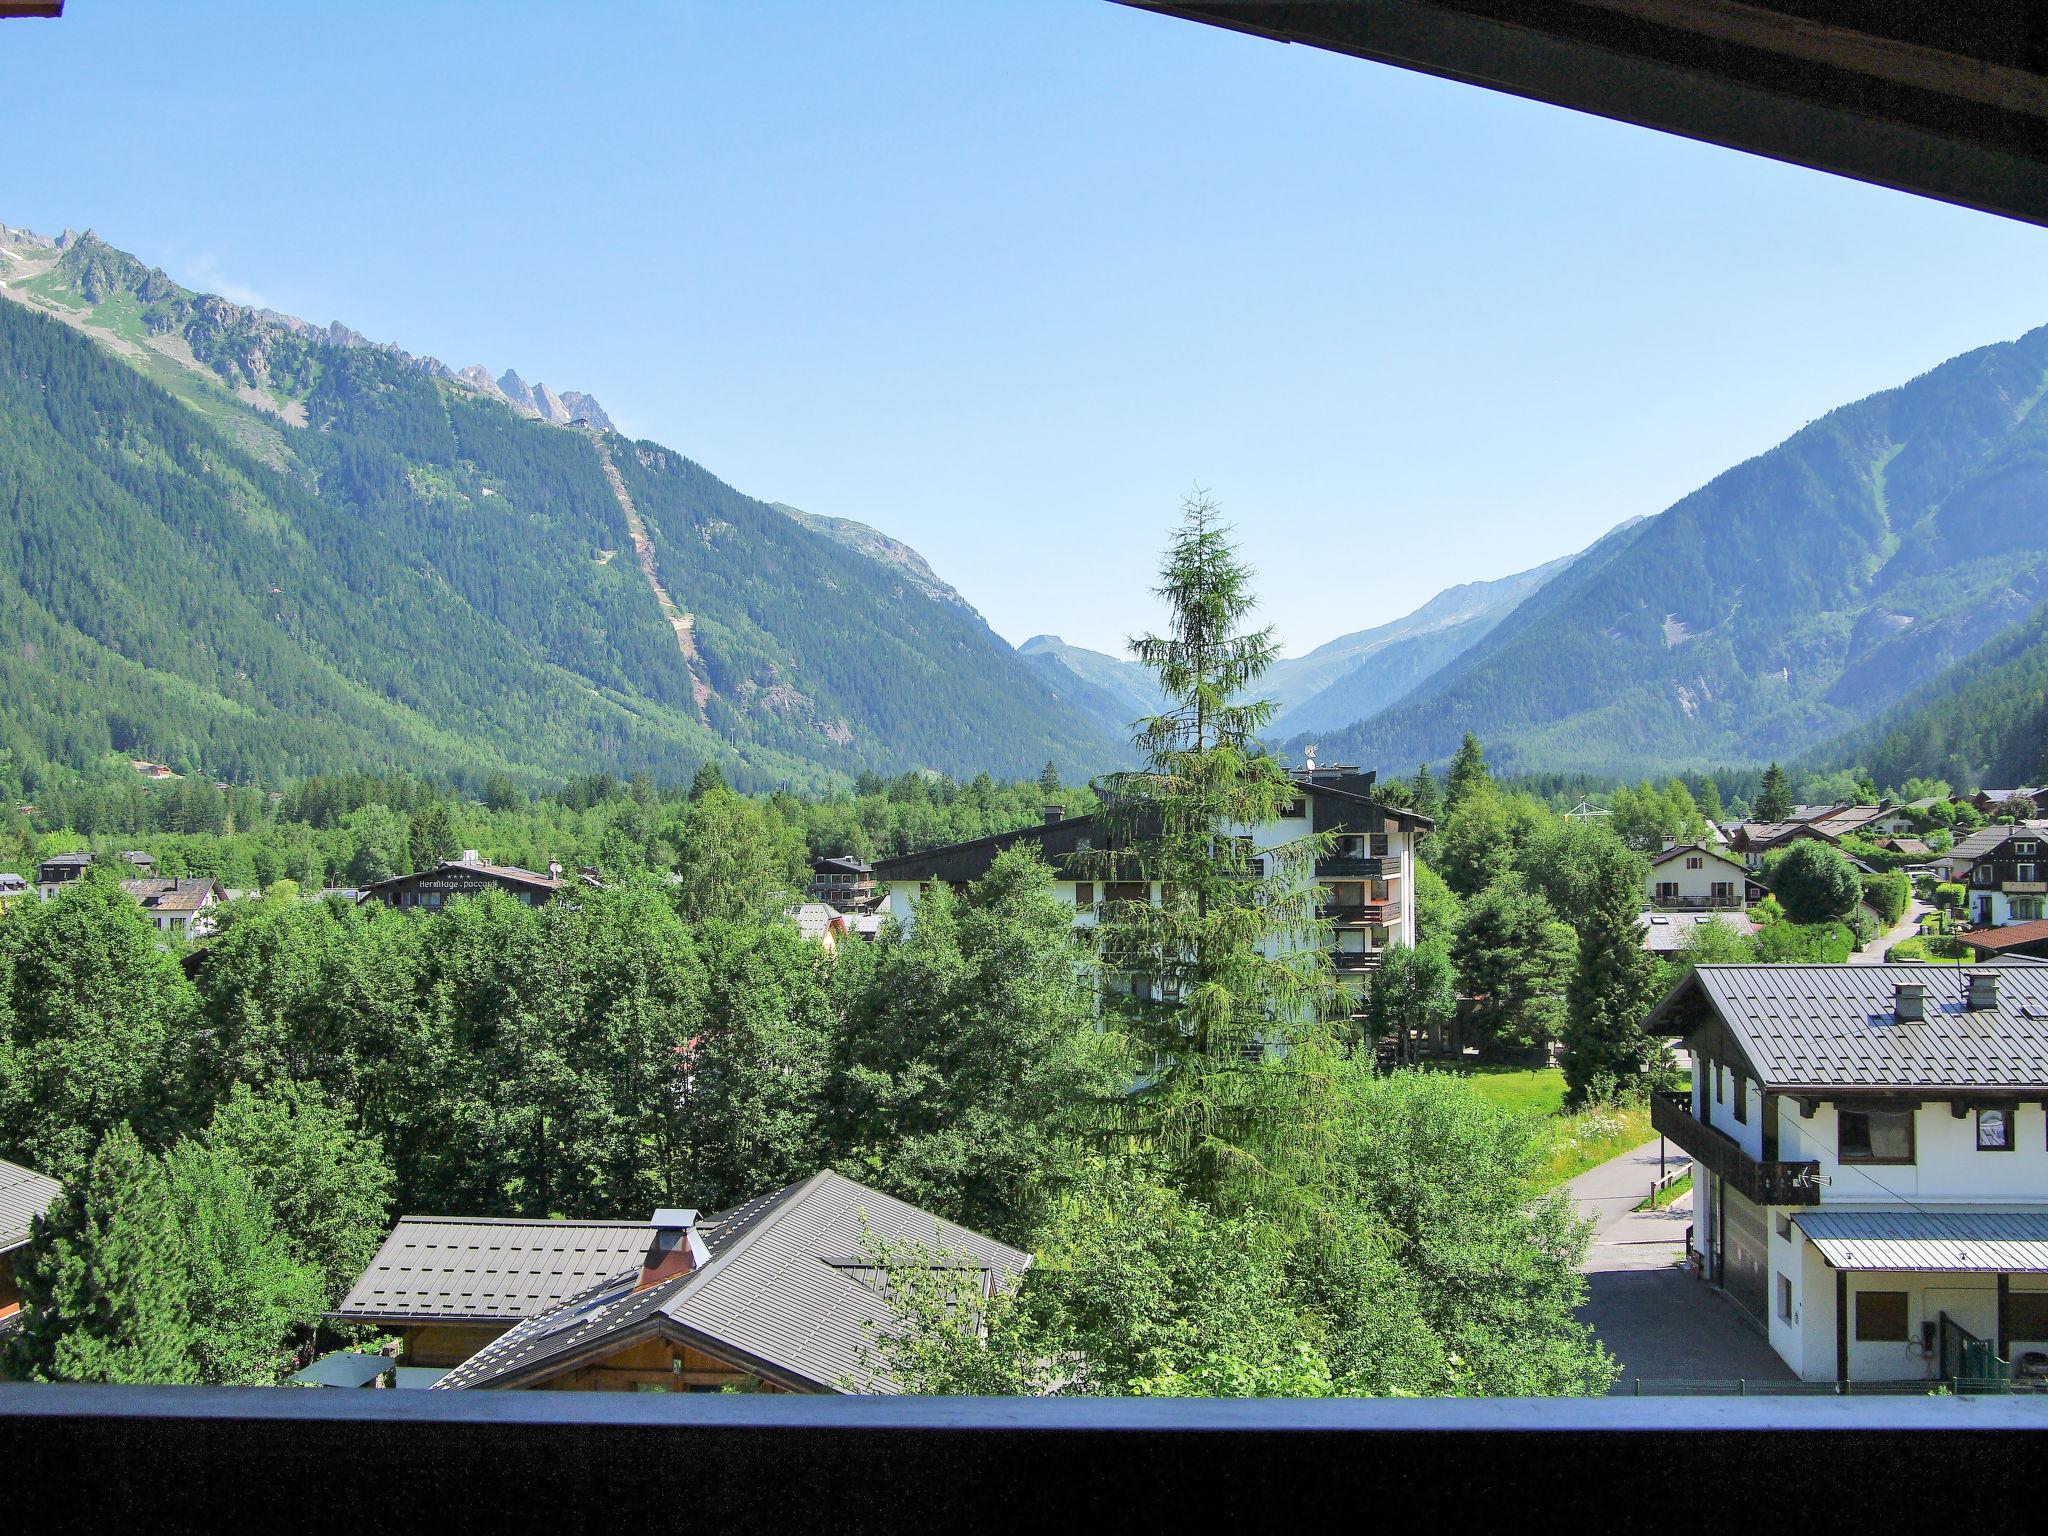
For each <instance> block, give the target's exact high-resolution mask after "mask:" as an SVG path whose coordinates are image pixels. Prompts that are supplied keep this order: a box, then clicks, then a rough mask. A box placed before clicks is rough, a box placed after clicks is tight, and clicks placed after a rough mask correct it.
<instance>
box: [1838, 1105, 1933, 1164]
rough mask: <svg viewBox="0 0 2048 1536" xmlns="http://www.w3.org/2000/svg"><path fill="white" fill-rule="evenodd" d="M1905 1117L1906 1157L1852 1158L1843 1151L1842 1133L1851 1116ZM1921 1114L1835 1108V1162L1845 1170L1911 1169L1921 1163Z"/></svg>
mask: <svg viewBox="0 0 2048 1536" xmlns="http://www.w3.org/2000/svg"><path fill="white" fill-rule="evenodd" d="M1900 1114H1902V1115H1904V1116H1905V1117H1906V1155H1905V1156H1904V1157H1852V1156H1850V1155H1849V1154H1848V1153H1847V1152H1844V1151H1843V1150H1842V1131H1843V1127H1844V1123H1845V1121H1846V1120H1847V1117H1848V1116H1850V1115H1900ZM1919 1120H1920V1113H1919V1111H1918V1110H1917V1109H1904V1110H1900V1109H1889V1108H1876V1109H1856V1108H1853V1107H1851V1108H1846V1109H1845V1108H1844V1107H1843V1106H1842V1105H1840V1104H1837V1105H1836V1106H1835V1161H1836V1162H1838V1163H1840V1164H1841V1165H1842V1166H1843V1167H1845V1168H1911V1167H1915V1166H1917V1165H1918V1163H1919V1161H1920V1126H1919Z"/></svg>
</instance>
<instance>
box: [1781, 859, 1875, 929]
mask: <svg viewBox="0 0 2048 1536" xmlns="http://www.w3.org/2000/svg"><path fill="white" fill-rule="evenodd" d="M1771 888H1772V891H1773V893H1774V894H1775V895H1776V896H1777V898H1778V904H1779V905H1780V906H1782V907H1783V908H1784V909H1785V915H1786V916H1787V917H1789V918H1790V919H1791V920H1792V921H1793V922H1795V923H1824V922H1826V921H1827V920H1828V919H1829V918H1835V917H1844V916H1846V915H1847V914H1848V912H1849V910H1850V908H1852V907H1854V906H1855V905H1856V901H1857V898H1858V897H1859V896H1860V895H1861V889H1860V887H1859V886H1858V885H1857V880H1856V867H1855V866H1854V865H1853V864H1851V863H1850V862H1849V861H1848V860H1847V859H1845V858H1843V857H1842V855H1841V854H1840V853H1838V852H1837V851H1836V850H1834V849H1833V848H1830V847H1829V846H1828V845H1827V844H1825V843H1816V842H1800V843H1794V844H1793V845H1792V846H1791V847H1790V848H1788V849H1786V850H1785V852H1784V853H1783V854H1782V855H1781V856H1780V857H1779V859H1778V860H1777V862H1776V863H1775V864H1774V865H1772V867H1771Z"/></svg>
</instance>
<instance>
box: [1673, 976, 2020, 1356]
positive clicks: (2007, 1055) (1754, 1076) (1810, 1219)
mask: <svg viewBox="0 0 2048 1536" xmlns="http://www.w3.org/2000/svg"><path fill="white" fill-rule="evenodd" d="M1647 1027H1648V1028H1649V1029H1650V1030H1651V1031H1652V1032H1653V1033H1656V1034H1663V1035H1671V1034H1676V1035H1679V1036H1681V1037H1682V1038H1683V1039H1684V1042H1685V1044H1686V1046H1687V1048H1688V1050H1689V1051H1690V1053H1691V1056H1692V1060H1693V1068H1692V1084H1691V1086H1690V1088H1688V1089H1687V1090H1686V1091H1684V1092H1681V1093H1660V1094H1658V1095H1656V1096H1655V1097H1654V1098H1653V1100H1652V1103H1651V1121H1652V1124H1653V1126H1654V1127H1655V1128H1656V1130H1657V1131H1658V1132H1659V1133H1660V1134H1662V1135H1664V1136H1667V1137H1669V1138H1670V1139H1671V1140H1672V1141H1674V1142H1676V1143H1677V1144H1678V1145H1679V1147H1680V1148H1682V1149H1683V1150H1684V1151H1686V1152H1688V1153H1690V1154H1691V1155H1692V1157H1693V1160H1694V1178H1695V1196H1694V1198H1695V1202H1696V1203H1695V1206H1694V1211H1695V1220H1694V1224H1693V1229H1692V1237H1691V1244H1692V1248H1693V1252H1694V1259H1693V1262H1694V1264H1695V1266H1696V1271H1697V1272H1698V1273H1699V1274H1700V1275H1701V1276H1702V1278H1703V1279H1705V1280H1707V1281H1709V1282H1711V1283H1712V1284H1714V1285H1717V1286H1719V1287H1721V1288H1722V1289H1723V1290H1724V1291H1725V1292H1726V1293H1727V1294H1728V1295H1729V1297H1731V1298H1732V1299H1733V1300H1735V1301H1736V1302H1738V1303H1739V1304H1740V1305H1741V1306H1742V1308H1743V1309H1744V1310H1745V1311H1746V1312H1748V1313H1749V1315H1750V1316H1751V1318H1752V1319H1753V1320H1755V1322H1756V1323H1757V1325H1758V1326H1759V1327H1760V1328H1761V1329H1762V1330H1763V1331H1764V1332H1765V1334H1766V1335H1767V1336H1768V1338H1769V1340H1770V1343H1771V1346H1772V1348H1773V1349H1775V1350H1776V1351H1777V1353H1778V1355H1779V1356H1780V1357H1781V1358H1782V1359H1783V1360H1784V1361H1785V1362H1786V1364H1787V1365H1789V1366H1790V1367H1791V1368H1792V1370H1793V1371H1794V1372H1795V1373H1796V1374H1797V1375H1798V1376H1799V1377H1800V1379H1801V1380H1804V1381H1828V1382H1868V1381H1918V1380H1927V1379H1934V1378H1953V1377H1958V1376H1971V1375H1974V1376H1978V1377H1991V1376H1997V1375H2000V1374H2003V1373H2006V1372H2009V1371H2012V1370H2015V1369H2017V1370H2018V1371H2020V1372H2021V1373H2032V1372H2034V1371H2036V1370H2043V1371H2048V965H2041V964H2037V963H2034V962H2029V961H2006V962H2003V963H2000V964H1996V965H1989V966H1982V967H1977V968H1973V969H1969V970H1961V969H1952V968H1949V967H1938V966H1926V965H1705V966H1701V967H1699V968H1698V969H1697V970H1696V971H1695V972H1694V973H1693V974H1692V975H1691V976H1689V977H1687V978H1686V979H1685V980H1684V981H1682V982H1680V983H1679V985H1678V986H1677V987H1675V988H1674V989H1673V990H1672V992H1671V993H1670V995H1669V996H1667V997H1666V998H1665V999H1664V1000H1663V1001H1662V1002H1661V1003H1659V1004H1658V1006H1657V1007H1656V1009H1654V1010H1653V1011H1652V1013H1651V1015H1650V1017H1649V1019H1648V1021H1647Z"/></svg>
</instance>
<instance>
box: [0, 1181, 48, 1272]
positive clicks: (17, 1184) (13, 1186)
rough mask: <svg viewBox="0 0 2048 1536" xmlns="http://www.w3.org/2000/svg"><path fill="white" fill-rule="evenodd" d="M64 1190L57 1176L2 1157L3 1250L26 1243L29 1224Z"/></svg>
mask: <svg viewBox="0 0 2048 1536" xmlns="http://www.w3.org/2000/svg"><path fill="white" fill-rule="evenodd" d="M62 1193H64V1186H63V1185H61V1184H59V1183H58V1182H57V1181H56V1180H55V1179H52V1178H47V1177H45V1176H44V1175H43V1174H40V1173H37V1172H36V1171H35V1170H34V1169H33V1168H24V1167H22V1166H21V1165H20V1164H19V1163H10V1162H6V1161H4V1160H0V1253H8V1252H11V1251H12V1250H14V1249H16V1248H19V1247H20V1246H21V1245H22V1244H23V1243H25V1242H27V1241H28V1231H29V1225H30V1223H32V1222H33V1221H34V1220H35V1219H36V1218H37V1217H38V1216H40V1215H42V1214H43V1213H44V1212H45V1211H47V1210H48V1209H49V1208H50V1202H51V1201H53V1200H55V1199H56V1198H57V1197H58V1196H59V1195H61V1194H62Z"/></svg>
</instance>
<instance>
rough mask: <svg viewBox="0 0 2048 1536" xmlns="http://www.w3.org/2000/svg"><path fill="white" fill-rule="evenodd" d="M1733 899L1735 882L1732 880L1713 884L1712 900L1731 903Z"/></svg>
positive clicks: (1717, 881)
mask: <svg viewBox="0 0 2048 1536" xmlns="http://www.w3.org/2000/svg"><path fill="white" fill-rule="evenodd" d="M1734 899H1735V882H1734V881H1733V880H1716V881H1715V882H1714V900H1716V901H1733V900H1734Z"/></svg>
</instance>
